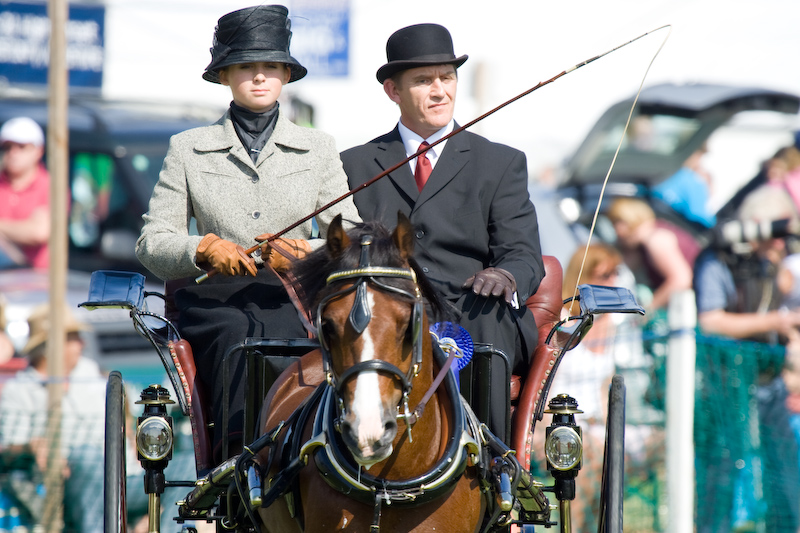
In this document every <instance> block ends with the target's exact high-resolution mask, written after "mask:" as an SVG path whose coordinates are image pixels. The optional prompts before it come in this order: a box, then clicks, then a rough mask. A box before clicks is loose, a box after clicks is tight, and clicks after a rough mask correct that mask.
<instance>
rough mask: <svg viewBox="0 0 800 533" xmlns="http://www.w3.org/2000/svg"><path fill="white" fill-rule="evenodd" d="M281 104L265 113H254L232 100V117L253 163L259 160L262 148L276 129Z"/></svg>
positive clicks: (276, 104)
mask: <svg viewBox="0 0 800 533" xmlns="http://www.w3.org/2000/svg"><path fill="white" fill-rule="evenodd" d="M278 107H279V104H278V103H277V102H275V106H274V107H273V108H272V109H270V110H269V111H266V112H264V113H253V112H252V111H250V110H248V109H245V108H244V107H242V106H239V105H236V104H235V103H234V102H231V119H232V120H233V127H234V129H235V130H236V134H237V135H238V136H239V139H240V140H241V141H242V144H243V145H244V147H245V149H246V150H247V152H248V153H249V154H250V158H251V159H252V160H253V163H255V162H256V161H258V156H259V155H260V154H261V150H263V149H264V146H266V144H267V141H268V140H269V138H270V136H271V135H272V132H273V131H275V122H277V120H278Z"/></svg>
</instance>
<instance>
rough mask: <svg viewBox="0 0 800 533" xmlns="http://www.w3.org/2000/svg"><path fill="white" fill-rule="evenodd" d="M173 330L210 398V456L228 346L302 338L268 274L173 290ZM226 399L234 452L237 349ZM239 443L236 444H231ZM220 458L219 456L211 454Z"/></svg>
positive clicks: (218, 431)
mask: <svg viewBox="0 0 800 533" xmlns="http://www.w3.org/2000/svg"><path fill="white" fill-rule="evenodd" d="M175 303H176V306H177V308H178V309H179V311H180V318H179V320H178V330H179V331H180V332H181V336H182V337H183V338H185V339H186V340H188V341H189V344H190V345H191V346H192V351H193V353H194V359H195V365H196V367H197V376H198V378H199V380H200V382H201V384H202V386H203V388H204V390H205V391H206V392H207V394H209V395H210V397H211V413H212V417H213V420H214V436H213V445H214V450H215V456H216V455H217V454H219V453H220V446H221V441H222V438H223V437H224V435H223V434H222V419H223V412H224V411H223V391H224V389H223V387H224V367H223V365H224V363H225V362H224V358H225V356H226V353H227V352H228V351H229V349H230V348H231V347H232V346H235V345H236V344H238V343H241V342H243V341H244V340H245V338H247V337H265V338H274V339H288V338H304V337H307V333H306V330H305V328H304V327H303V325H302V323H301V322H300V319H299V318H298V316H297V310H296V309H295V307H294V305H293V304H292V303H291V301H290V300H289V297H288V295H287V294H286V291H285V290H284V288H283V286H282V285H281V283H280V281H279V280H278V279H277V278H276V277H275V276H274V275H273V274H271V273H268V272H266V271H261V272H259V275H258V277H257V278H255V279H253V278H249V277H236V278H232V277H228V276H215V277H212V278H210V279H208V280H207V281H205V282H204V283H202V284H201V285H194V286H190V287H186V288H183V289H179V290H178V291H176V293H175ZM228 357H229V359H230V360H229V362H228V364H229V365H230V366H229V376H230V380H229V382H228V386H229V387H230V392H229V394H230V403H229V404H228V435H227V437H228V438H229V439H230V441H229V442H230V443H231V446H229V450H233V451H235V450H236V448H237V444H239V445H240V444H241V442H240V441H241V434H242V430H243V427H244V420H243V411H244V394H245V390H244V389H245V386H244V384H245V358H244V357H243V356H242V352H241V350H236V351H232V352H230V354H229V356H228ZM237 441H239V442H237ZM215 459H220V460H223V459H225V458H223V457H215Z"/></svg>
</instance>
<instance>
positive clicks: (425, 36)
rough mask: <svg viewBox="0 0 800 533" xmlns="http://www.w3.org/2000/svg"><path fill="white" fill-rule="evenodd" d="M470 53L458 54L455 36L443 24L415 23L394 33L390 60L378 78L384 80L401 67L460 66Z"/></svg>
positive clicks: (388, 51)
mask: <svg viewBox="0 0 800 533" xmlns="http://www.w3.org/2000/svg"><path fill="white" fill-rule="evenodd" d="M468 57H469V56H467V55H463V56H461V57H456V55H455V53H454V52H453V38H452V37H450V32H449V31H447V28H445V27H444V26H440V25H439V24H415V25H413V26H408V27H405V28H402V29H399V30H397V31H396V32H394V33H393V34H392V35H391V37H389V40H388V41H386V60H387V61H388V63H386V64H385V65H383V66H382V67H381V68H379V69H378V73H377V78H378V81H379V82H381V83H383V82H384V80H386V78H391V77H392V76H394V75H395V74H396V73H398V72H400V71H401V70H408V69H410V68H416V67H425V66H428V65H442V64H451V65H454V66H455V67H456V68H458V67H460V66H461V65H463V64H464V61H466V60H467V58H468Z"/></svg>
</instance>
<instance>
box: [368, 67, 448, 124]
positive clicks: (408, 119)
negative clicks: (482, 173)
mask: <svg viewBox="0 0 800 533" xmlns="http://www.w3.org/2000/svg"><path fill="white" fill-rule="evenodd" d="M395 80H397V83H395V81H394V80H393V79H391V78H390V79H387V80H386V81H384V82H383V89H384V91H386V94H387V95H388V96H389V98H390V99H391V100H392V101H393V102H394V103H396V104H397V105H398V106H400V120H401V121H402V122H403V125H404V126H405V127H407V128H408V129H410V130H411V131H413V132H414V133H416V134H417V135H419V136H420V137H422V138H423V139H427V138H428V137H430V136H431V135H433V134H434V133H436V132H437V131H439V130H440V129H442V128H443V127H445V126H446V125H447V124H449V123H450V121H451V120H452V119H453V111H454V110H455V103H456V89H457V86H458V76H457V74H456V69H455V67H454V66H453V65H432V66H429V67H417V68H412V69H408V70H405V71H403V72H401V73H400V75H399V77H395Z"/></svg>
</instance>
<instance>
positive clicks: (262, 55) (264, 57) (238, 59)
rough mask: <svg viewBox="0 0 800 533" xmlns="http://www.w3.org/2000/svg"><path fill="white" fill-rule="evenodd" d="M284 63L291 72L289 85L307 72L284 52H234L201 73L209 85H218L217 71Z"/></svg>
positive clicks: (212, 63)
mask: <svg viewBox="0 0 800 533" xmlns="http://www.w3.org/2000/svg"><path fill="white" fill-rule="evenodd" d="M258 62H264V63H284V64H286V65H287V66H288V67H289V70H290V71H291V73H290V76H289V83H292V82H293V81H297V80H299V79H301V78H303V77H305V75H306V74H308V70H306V67H304V66H303V65H301V64H300V62H299V61H297V60H296V59H295V58H293V57H292V56H290V55H289V54H287V53H285V52H281V51H278V50H234V51H233V52H231V53H230V54H228V55H227V57H225V59H223V60H222V61H220V62H219V63H217V64H215V63H214V62H213V61H212V62H211V64H210V65H208V66H207V67H206V71H205V72H204V73H203V79H204V80H206V81H210V82H211V83H220V81H219V71H220V70H221V69H223V68H225V67H229V66H231V65H240V64H242V63H258Z"/></svg>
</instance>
